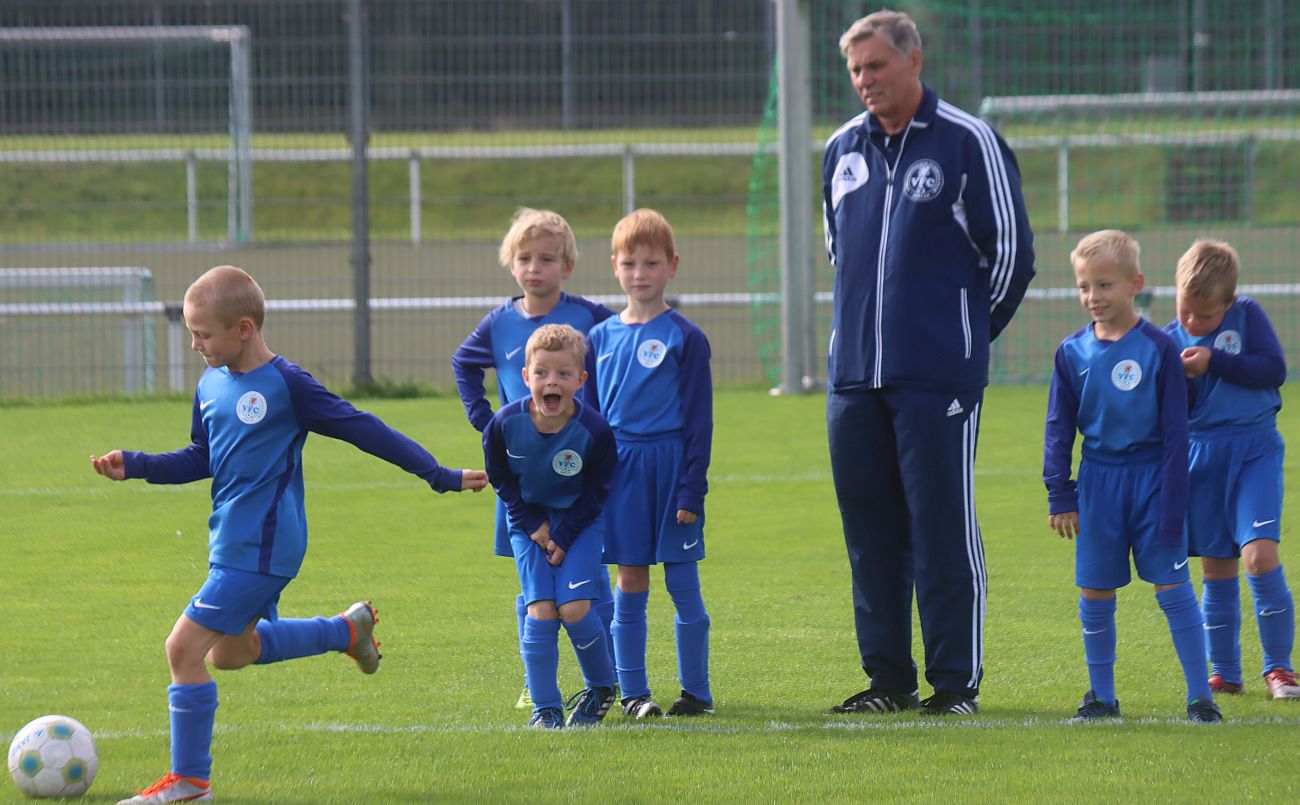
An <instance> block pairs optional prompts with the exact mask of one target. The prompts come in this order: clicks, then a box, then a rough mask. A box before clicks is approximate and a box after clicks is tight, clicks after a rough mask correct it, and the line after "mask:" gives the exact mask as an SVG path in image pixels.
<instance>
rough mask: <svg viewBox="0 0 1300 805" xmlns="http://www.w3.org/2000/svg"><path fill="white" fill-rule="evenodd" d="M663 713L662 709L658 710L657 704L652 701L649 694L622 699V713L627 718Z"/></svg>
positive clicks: (648, 716) (647, 716) (649, 716)
mask: <svg viewBox="0 0 1300 805" xmlns="http://www.w3.org/2000/svg"><path fill="white" fill-rule="evenodd" d="M663 714H664V711H663V710H660V709H659V705H657V704H655V703H654V699H651V698H650V694H646V695H645V696H636V697H632V698H627V699H624V700H623V715H625V716H627V717H628V718H653V717H654V716H661V715H663Z"/></svg>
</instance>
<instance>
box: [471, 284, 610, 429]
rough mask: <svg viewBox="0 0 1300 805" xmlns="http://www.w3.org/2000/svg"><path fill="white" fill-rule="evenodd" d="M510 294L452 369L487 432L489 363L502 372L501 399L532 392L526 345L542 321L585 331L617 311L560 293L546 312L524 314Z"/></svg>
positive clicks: (475, 418) (481, 325) (474, 415)
mask: <svg viewBox="0 0 1300 805" xmlns="http://www.w3.org/2000/svg"><path fill="white" fill-rule="evenodd" d="M522 298H523V297H519V296H517V297H515V298H513V299H509V300H507V301H506V302H505V304H503V305H501V306H500V307H498V308H495V309H493V310H492V311H491V312H489V313H488V314H487V315H486V316H484V317H483V320H482V321H481V322H479V324H478V326H477V327H475V328H474V332H472V333H470V335H469V338H466V339H465V342H464V343H463V344H461V345H460V348H459V349H457V350H456V352H455V354H454V355H452V356H451V368H452V372H453V373H454V374H455V376H456V393H457V394H459V395H460V401H461V403H462V404H464V406H465V413H466V414H467V415H468V416H469V422H470V424H471V425H473V426H474V429H475V430H477V431H480V432H482V430H483V429H484V428H486V427H487V423H488V420H490V419H491V418H492V406H491V405H490V404H488V401H487V397H486V395H485V392H484V390H483V377H484V374H485V372H486V370H488V369H495V370H496V373H497V389H498V391H499V393H500V405H505V404H506V403H508V402H514V401H515V400H518V399H520V398H521V397H527V396H528V386H526V385H525V384H524V379H523V370H524V345H525V344H527V343H528V338H529V336H531V335H532V334H533V332H534V331H535V330H536V329H537V328H538V327H541V326H542V325H543V324H567V325H569V326H570V327H572V328H573V329H575V330H577V331H578V332H580V333H585V332H587V331H588V330H590V329H591V327H592V325H594V324H596V323H597V322H599V321H604V320H605V319H607V318H609V317H610V316H612V315H614V312H613V311H611V310H610V309H609V308H607V307H605V306H604V305H600V304H597V303H595V302H592V301H590V300H588V299H583V298H582V297H581V296H570V295H568V294H566V293H561V294H560V301H559V302H558V303H556V305H555V307H554V308H552V309H551V312H549V313H547V314H546V315H544V316H531V317H529V316H525V315H524V314H523V313H521V312H520V311H519V300H520V299H522Z"/></svg>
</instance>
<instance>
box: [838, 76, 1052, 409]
mask: <svg viewBox="0 0 1300 805" xmlns="http://www.w3.org/2000/svg"><path fill="white" fill-rule="evenodd" d="M822 209H823V212H824V216H825V222H824V224H825V232H826V251H827V253H828V254H829V256H830V260H831V263H832V264H833V265H834V266H835V289H834V290H835V294H834V305H833V308H832V314H831V338H830V348H829V353H828V372H827V378H828V381H829V385H830V389H831V391H851V390H856V389H872V388H884V387H887V386H900V387H908V388H915V389H921V390H926V391H969V390H974V389H979V388H983V387H984V386H985V385H987V383H988V364H989V342H990V341H992V340H993V339H994V338H996V337H997V335H998V333H1000V332H1001V331H1002V329H1003V328H1004V327H1006V325H1007V323H1008V322H1009V321H1010V320H1011V316H1012V314H1013V313H1014V312H1015V310H1016V307H1017V306H1018V305H1019V304H1020V300H1021V299H1022V298H1023V297H1024V294H1025V288H1026V287H1027V286H1028V284H1029V280H1030V279H1031V278H1032V277H1033V275H1034V267H1033V266H1034V250H1033V236H1032V234H1031V233H1030V229H1029V220H1028V217H1027V216H1026V213H1025V203H1024V198H1023V197H1022V195H1021V190H1020V173H1019V168H1018V166H1017V164H1016V159H1015V156H1014V155H1013V154H1012V153H1011V150H1010V149H1009V148H1008V147H1007V144H1006V143H1005V142H1004V141H1003V140H1002V138H1001V137H1000V136H998V134H997V133H996V132H995V131H993V129H991V128H990V127H989V126H988V124H987V123H985V122H983V121H982V120H980V119H978V118H976V117H974V116H972V115H969V114H967V113H966V112H963V111H962V110H961V109H958V108H957V107H955V106H952V105H951V104H948V103H945V102H944V101H942V100H940V99H939V96H938V95H937V94H936V93H935V92H934V90H932V89H930V88H929V87H925V88H924V95H923V97H922V100H921V106H920V108H919V109H918V110H917V113H916V115H915V116H914V117H913V118H912V120H911V121H910V123H909V124H908V127H907V128H906V129H905V130H904V131H902V132H899V133H897V134H894V135H886V134H885V132H884V130H883V129H881V128H880V125H879V123H878V122H877V121H876V119H875V118H874V117H873V116H872V115H870V114H869V113H867V112H863V113H862V114H860V115H858V116H857V117H855V118H853V119H851V120H849V121H848V122H847V123H845V124H844V125H843V126H841V127H840V128H839V130H837V131H836V132H835V133H834V134H832V135H831V137H830V139H829V140H828V141H827V143H826V152H825V156H824V158H823V161H822Z"/></svg>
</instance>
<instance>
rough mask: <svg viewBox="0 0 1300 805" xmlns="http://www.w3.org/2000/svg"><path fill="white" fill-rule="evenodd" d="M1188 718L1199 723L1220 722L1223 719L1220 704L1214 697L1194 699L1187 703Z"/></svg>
mask: <svg viewBox="0 0 1300 805" xmlns="http://www.w3.org/2000/svg"><path fill="white" fill-rule="evenodd" d="M1187 720H1188V721H1195V722H1196V723H1197V724H1218V723H1219V722H1220V721H1222V720H1223V713H1220V712H1219V705H1217V704H1215V703H1214V700H1213V699H1192V700H1191V701H1190V702H1188V703H1187Z"/></svg>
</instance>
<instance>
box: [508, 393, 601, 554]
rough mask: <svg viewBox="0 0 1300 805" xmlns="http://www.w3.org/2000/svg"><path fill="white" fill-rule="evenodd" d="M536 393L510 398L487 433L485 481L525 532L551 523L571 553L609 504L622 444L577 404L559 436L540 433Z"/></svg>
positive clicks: (591, 411) (558, 541) (594, 415)
mask: <svg viewBox="0 0 1300 805" xmlns="http://www.w3.org/2000/svg"><path fill="white" fill-rule="evenodd" d="M532 404H533V400H532V397H524V398H523V399H520V400H516V401H514V402H512V403H507V404H506V405H504V406H502V408H501V409H500V410H499V411H497V412H496V414H494V415H493V417H492V419H491V420H489V421H488V426H487V428H485V429H484V431H483V456H484V461H485V462H486V465H487V473H488V479H489V480H490V481H491V482H492V486H493V487H494V488H495V489H496V491H497V495H498V496H500V498H501V500H502V501H503V502H504V503H505V505H506V510H507V511H509V512H510V520H511V522H512V523H514V525H515V527H517V528H518V529H519V530H521V531H523V532H524V533H525V534H530V535H531V534H533V533H534V532H536V531H537V529H539V528H541V526H542V523H549V524H550V529H551V539H552V540H553V541H554V542H555V544H556V545H558V546H559V547H560V548H561V549H563V550H565V551H567V550H569V547H570V546H571V545H573V542H574V540H576V539H577V538H578V537H579V536H580V535H581V534H582V532H583V531H585V530H586V528H587V526H589V525H591V524H592V522H594V521H595V519H596V518H597V517H599V516H600V514H601V512H602V511H603V510H604V508H605V498H607V497H608V496H609V487H610V483H611V482H612V481H613V478H614V468H615V466H617V464H618V448H617V446H616V445H615V442H614V434H613V432H612V431H611V430H610V429H609V424H608V423H606V422H605V420H604V419H603V418H602V417H601V415H600V414H599V413H598V412H597V411H596V410H594V409H592V408H590V407H588V406H585V405H583V404H582V403H581V402H579V401H577V400H575V401H574V412H573V416H572V417H571V418H570V419H569V421H568V422H566V423H565V425H564V427H563V428H561V429H560V431H559V432H558V433H540V432H538V430H537V427H536V426H535V425H533V419H532V416H531V415H530V413H529V412H530V410H531V409H532Z"/></svg>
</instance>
